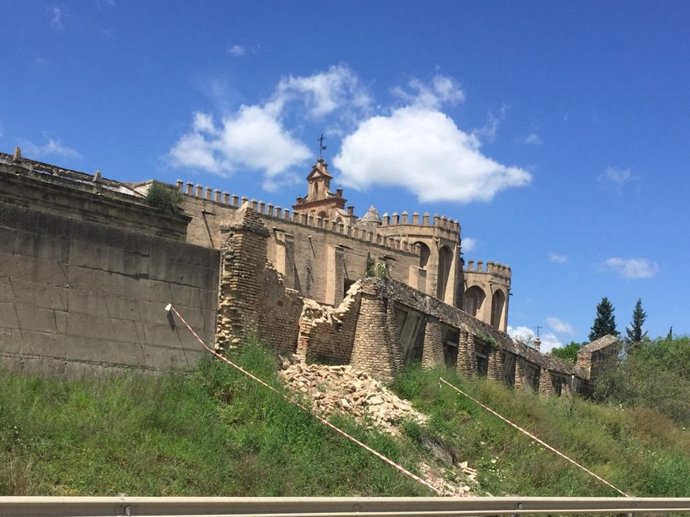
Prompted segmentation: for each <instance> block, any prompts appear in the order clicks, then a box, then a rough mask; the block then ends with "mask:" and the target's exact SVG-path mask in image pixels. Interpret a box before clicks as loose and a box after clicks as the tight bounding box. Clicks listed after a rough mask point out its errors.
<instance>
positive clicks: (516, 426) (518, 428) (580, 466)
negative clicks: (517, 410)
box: [439, 377, 630, 497]
mask: <svg viewBox="0 0 690 517" xmlns="http://www.w3.org/2000/svg"><path fill="white" fill-rule="evenodd" d="M439 380H440V381H441V382H443V383H444V384H447V385H448V386H450V387H451V388H453V389H454V390H455V391H457V392H458V393H461V394H463V395H464V396H465V397H467V398H468V399H470V400H471V401H472V402H474V403H475V404H478V405H480V406H481V407H483V408H484V409H486V410H487V411H488V412H489V413H491V414H493V415H495V416H497V417H498V418H500V419H501V420H503V421H504V422H506V423H507V424H509V425H511V426H513V427H514V428H515V429H517V430H518V431H520V432H521V433H524V434H526V435H527V436H529V437H530V438H532V440H534V441H535V442H537V443H539V444H541V445H543V446H544V447H546V448H547V449H549V450H550V451H551V452H555V453H556V454H558V455H559V456H560V457H561V458H563V459H566V460H568V461H569V462H570V463H572V464H573V465H575V466H577V467H578V468H581V469H582V470H584V471H585V472H586V473H587V474H589V475H590V476H594V477H595V478H596V479H598V480H599V481H601V482H602V483H604V484H605V485H608V486H610V487H611V488H613V489H614V490H615V491H616V492H618V493H619V494H621V495H624V496H625V497H630V496H629V495H628V494H626V493H625V492H623V491H622V490H620V489H618V488H616V487H615V486H613V485H612V484H611V483H609V482H608V481H606V480H605V479H604V478H602V477H601V476H598V475H596V474H595V473H594V472H592V471H591V470H589V469H588V468H586V467H583V466H582V465H580V464H579V463H578V462H576V461H575V460H573V459H571V458H569V457H568V456H566V455H565V454H563V453H562V452H560V451H558V450H556V449H554V448H553V447H551V446H550V445H549V444H548V443H546V442H545V441H544V440H540V439H539V438H537V437H536V436H534V435H533V434H532V433H530V432H529V431H527V430H525V429H523V428H522V427H520V426H519V425H517V424H514V423H513V422H511V421H510V420H508V419H507V418H505V417H503V416H501V415H499V414H498V413H497V412H496V411H494V410H493V409H491V408H490V407H489V406H486V405H484V404H482V403H481V402H479V401H478V400H477V399H475V398H474V397H471V396H470V395H468V394H467V393H465V392H464V391H462V390H461V389H460V388H458V387H456V386H453V385H452V384H451V383H449V382H448V381H447V380H445V379H444V378H443V377H439Z"/></svg>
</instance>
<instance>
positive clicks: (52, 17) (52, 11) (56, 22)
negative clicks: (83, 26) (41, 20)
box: [47, 7, 65, 32]
mask: <svg viewBox="0 0 690 517" xmlns="http://www.w3.org/2000/svg"><path fill="white" fill-rule="evenodd" d="M47 11H48V23H49V24H50V26H51V27H52V29H53V30H55V31H57V32H62V30H63V29H64V28H65V24H64V23H63V21H62V9H60V8H59V7H48V8H47Z"/></svg>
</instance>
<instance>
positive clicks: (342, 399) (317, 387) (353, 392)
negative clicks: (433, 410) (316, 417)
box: [280, 356, 426, 435]
mask: <svg viewBox="0 0 690 517" xmlns="http://www.w3.org/2000/svg"><path fill="white" fill-rule="evenodd" d="M282 366H283V369H282V370H281V372H280V375H281V377H282V378H283V379H284V380H285V382H286V383H287V384H288V385H289V386H290V387H291V388H292V389H293V390H294V391H297V392H300V393H303V394H304V395H306V397H307V398H308V399H311V400H312V401H313V408H314V410H316V411H317V412H318V413H320V414H324V415H330V414H331V413H333V412H334V411H345V412H347V413H349V414H350V415H353V416H354V417H355V419H356V420H358V421H359V422H360V423H363V424H365V425H369V426H373V427H376V428H378V429H380V430H383V431H385V432H387V433H390V434H393V435H397V434H399V431H398V428H397V425H399V424H400V423H401V422H403V421H405V420H412V421H414V422H417V423H420V424H423V423H425V422H426V416H425V415H423V414H422V413H419V412H417V411H415V410H414V409H412V406H411V405H410V403H409V402H408V401H406V400H403V399H401V398H399V397H398V396H397V395H395V394H394V393H392V392H391V391H390V390H388V389H387V388H386V387H385V386H383V385H382V384H381V383H380V382H379V381H377V380H376V379H374V378H373V377H371V376H370V375H369V374H368V373H366V372H361V371H357V370H353V369H352V367H351V366H326V365H322V364H306V363H304V362H301V361H300V360H299V358H297V357H296V356H293V357H292V358H290V359H285V360H283V365H282Z"/></svg>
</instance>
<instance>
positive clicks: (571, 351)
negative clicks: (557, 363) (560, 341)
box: [551, 341, 582, 363]
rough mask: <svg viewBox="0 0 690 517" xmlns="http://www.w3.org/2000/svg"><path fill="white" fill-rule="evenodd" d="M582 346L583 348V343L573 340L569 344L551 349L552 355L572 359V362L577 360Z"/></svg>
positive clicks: (567, 359)
mask: <svg viewBox="0 0 690 517" xmlns="http://www.w3.org/2000/svg"><path fill="white" fill-rule="evenodd" d="M580 348H582V345H581V344H580V343H578V342H577V341H571V342H570V343H568V344H567V345H564V346H561V347H557V348H554V349H553V350H551V355H552V356H554V357H559V358H561V359H565V360H566V361H570V362H571V363H575V362H576V361H577V353H578V352H579V351H580Z"/></svg>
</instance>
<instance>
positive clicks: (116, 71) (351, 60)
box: [0, 0, 690, 347]
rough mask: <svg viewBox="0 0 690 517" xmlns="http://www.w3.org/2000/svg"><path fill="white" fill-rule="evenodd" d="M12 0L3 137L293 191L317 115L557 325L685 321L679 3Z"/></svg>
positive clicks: (388, 191) (336, 143)
mask: <svg viewBox="0 0 690 517" xmlns="http://www.w3.org/2000/svg"><path fill="white" fill-rule="evenodd" d="M3 7H4V9H3V13H4V19H5V21H6V23H5V24H3V30H2V31H0V58H1V62H2V63H3V73H2V74H1V75H0V149H2V150H3V151H5V152H11V151H12V150H13V149H14V147H15V146H16V145H20V146H21V147H22V148H23V151H24V154H25V156H28V157H31V158H35V159H40V160H43V161H47V162H51V163H57V164H60V165H63V166H66V167H72V168H76V169H79V170H84V171H95V170H96V169H98V170H101V171H103V173H104V174H105V175H106V176H108V177H112V178H116V179H121V180H125V181H134V180H142V179H148V178H157V179H160V180H164V181H168V182H174V181H175V180H176V179H177V178H181V179H184V180H185V181H193V182H195V183H201V184H204V185H209V186H212V187H214V188H219V189H222V190H225V191H229V192H233V193H238V194H240V195H247V196H249V197H251V198H256V199H262V200H266V201H271V202H273V203H275V204H277V205H280V206H290V205H291V204H292V203H293V202H294V199H295V197H296V196H297V195H298V194H301V193H303V192H302V191H303V190H304V186H303V179H304V177H305V176H306V174H307V173H308V171H309V167H310V164H311V163H312V162H313V160H314V159H315V157H316V154H317V152H318V147H317V142H316V139H317V138H318V136H319V134H321V133H324V134H325V135H326V139H327V141H326V145H327V146H328V149H327V150H326V151H325V158H326V159H327V160H328V162H329V163H330V164H331V169H332V171H333V172H334V173H335V175H336V181H337V182H338V183H340V184H342V185H343V186H344V187H345V195H346V197H347V198H348V200H349V201H351V202H352V203H353V204H354V205H355V207H356V212H357V213H359V214H362V213H363V212H364V211H365V210H366V209H367V207H368V206H369V205H370V204H373V205H375V206H376V207H377V208H378V210H379V211H380V212H381V213H383V212H389V213H390V212H394V211H397V212H401V211H403V210H408V211H410V212H412V211H415V210H417V211H419V212H429V213H431V214H434V213H439V214H444V215H447V216H449V217H452V218H455V219H459V220H460V222H461V224H462V228H463V230H462V235H463V239H464V247H465V257H466V258H474V259H482V260H485V261H486V260H493V261H496V262H501V263H506V264H510V265H511V267H512V268H513V274H514V277H513V296H512V297H511V300H510V303H511V307H510V325H511V326H512V327H513V328H519V327H524V328H522V332H523V333H525V332H527V333H528V332H529V331H530V329H531V330H532V331H533V330H534V329H535V328H536V327H542V330H541V333H542V335H543V336H544V340H545V342H546V343H547V347H549V346H552V345H553V344H555V343H558V342H561V343H567V342H569V341H570V340H572V339H575V340H578V341H581V340H585V339H586V336H587V334H588V332H589V329H590V327H591V324H592V321H593V319H594V314H595V307H596V304H597V303H598V302H599V300H600V299H601V298H602V297H603V296H607V297H608V298H609V299H610V300H612V302H613V304H614V306H615V309H616V319H617V323H618V327H619V330H621V331H622V330H623V329H624V326H625V325H627V324H629V322H630V317H631V313H632V309H633V306H634V304H635V301H636V300H637V299H638V298H641V299H642V303H643V307H644V308H645V310H646V311H647V313H648V319H647V329H648V331H649V334H650V335H651V336H658V335H665V334H666V333H667V332H668V329H669V327H670V326H673V329H674V333H678V334H687V333H689V332H690V323H689V322H688V306H689V304H688V302H687V299H686V298H685V296H687V293H688V292H690V261H689V260H688V249H689V245H688V230H687V222H688V221H689V220H690V203H689V202H688V201H689V196H690V184H689V183H690V179H688V176H689V175H688V166H687V164H688V163H690V146H689V145H688V143H689V142H690V88H689V85H690V57H689V56H690V31H688V30H687V27H688V26H690V4H688V3H687V2H681V1H675V2H674V1H665V2H651V1H649V2H639V1H628V2H609V1H605V2H602V1H596V2H568V3H566V2H537V1H530V2H527V1H525V2H490V1H481V2H479V1H477V2H461V1H434V2H427V1H421V0H420V1H405V0H396V1H377V2H371V1H349V2H343V1H322V2H308V1H304V2H282V1H281V2H279V1H272V2H268V1H256V0H253V1H251V2H249V1H246V2H233V1H220V0H218V1H200V2H186V1H172V0H171V1H166V2H162V1H161V2H153V1H136V2H135V1H129V2H126V1H124V0H80V1H56V2H44V1H37V0H22V1H12V0H9V1H5V2H3ZM684 221H685V222H684ZM684 228H685V229H684Z"/></svg>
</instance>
